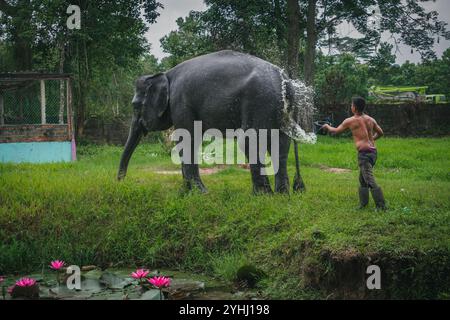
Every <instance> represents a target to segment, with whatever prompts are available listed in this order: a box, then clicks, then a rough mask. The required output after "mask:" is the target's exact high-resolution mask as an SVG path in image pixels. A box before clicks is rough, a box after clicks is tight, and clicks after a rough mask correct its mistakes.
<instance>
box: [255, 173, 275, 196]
mask: <svg viewBox="0 0 450 320" xmlns="http://www.w3.org/2000/svg"><path fill="white" fill-rule="evenodd" d="M253 194H255V195H258V194H273V191H272V188H271V187H270V183H269V179H267V177H265V179H262V181H259V182H258V183H253Z"/></svg>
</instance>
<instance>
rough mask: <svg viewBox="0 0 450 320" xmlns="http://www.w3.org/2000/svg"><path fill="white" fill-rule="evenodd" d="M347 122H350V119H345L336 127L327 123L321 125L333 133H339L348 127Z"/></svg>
mask: <svg viewBox="0 0 450 320" xmlns="http://www.w3.org/2000/svg"><path fill="white" fill-rule="evenodd" d="M349 123H350V120H349V119H345V120H344V122H342V123H341V124H340V125H339V127H337V128H334V127H332V126H330V125H329V124H324V125H323V126H322V129H324V130H327V131H328V132H330V133H333V134H340V133H342V132H344V131H345V130H347V129H348V128H349Z"/></svg>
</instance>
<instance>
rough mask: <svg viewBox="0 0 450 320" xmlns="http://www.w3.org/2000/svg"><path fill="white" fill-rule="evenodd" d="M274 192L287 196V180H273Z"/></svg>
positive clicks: (286, 178)
mask: <svg viewBox="0 0 450 320" xmlns="http://www.w3.org/2000/svg"><path fill="white" fill-rule="evenodd" d="M275 192H277V193H286V194H289V179H288V177H285V178H278V179H277V178H275Z"/></svg>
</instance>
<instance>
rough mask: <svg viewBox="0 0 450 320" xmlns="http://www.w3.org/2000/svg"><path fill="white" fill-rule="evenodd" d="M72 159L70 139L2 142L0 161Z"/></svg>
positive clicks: (43, 161)
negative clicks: (60, 140)
mask: <svg viewBox="0 0 450 320" xmlns="http://www.w3.org/2000/svg"><path fill="white" fill-rule="evenodd" d="M71 160H72V145H71V142H70V141H62V142H18V143H0V162H14V163H19V162H30V163H47V162H66V161H71Z"/></svg>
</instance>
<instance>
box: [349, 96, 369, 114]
mask: <svg viewBox="0 0 450 320" xmlns="http://www.w3.org/2000/svg"><path fill="white" fill-rule="evenodd" d="M352 104H353V105H354V106H355V109H356V111H358V112H363V111H364V109H365V108H366V100H364V98H363V97H354V98H352Z"/></svg>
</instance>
